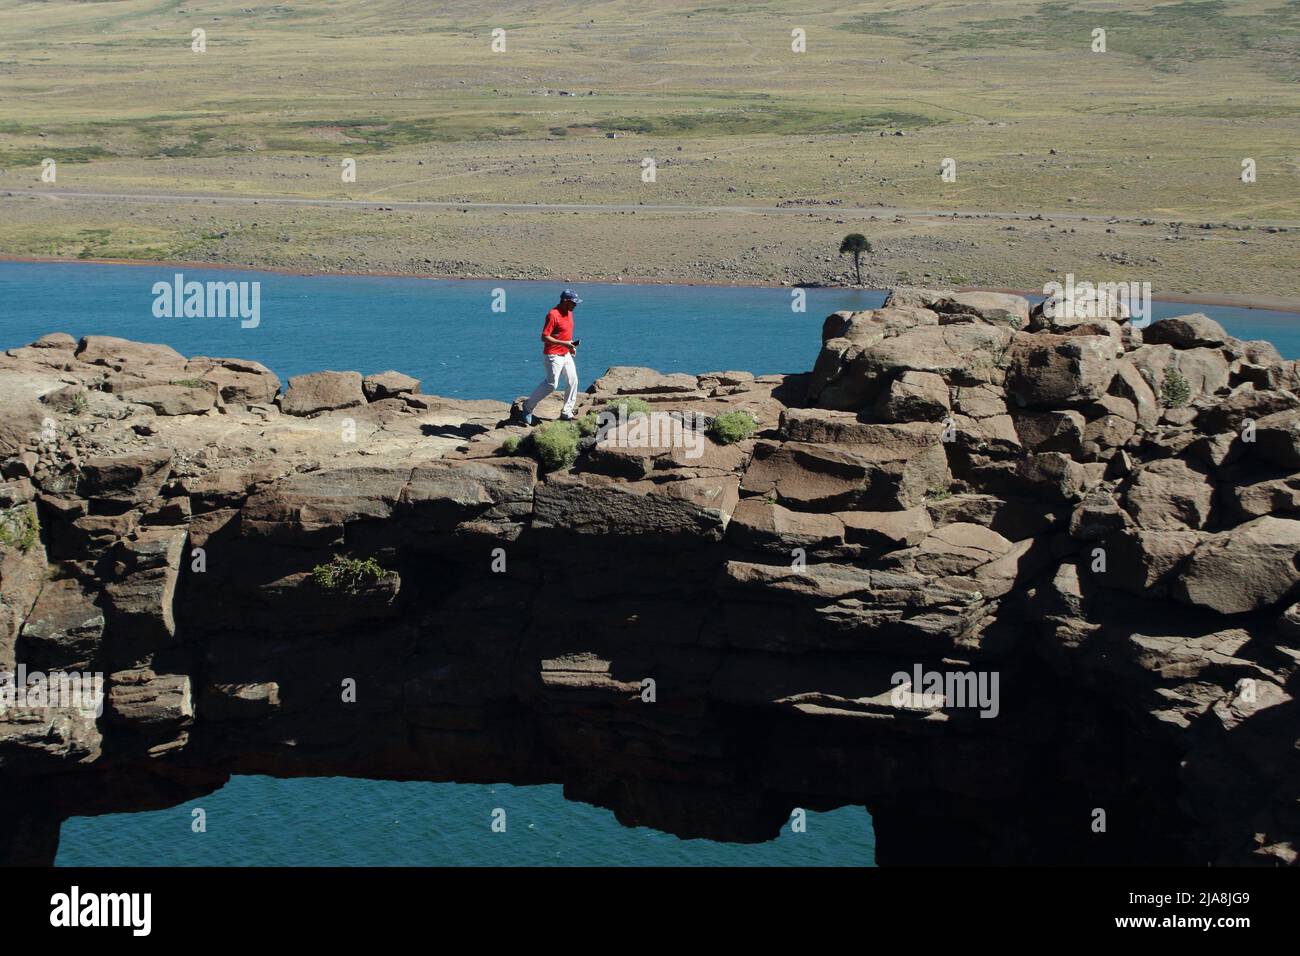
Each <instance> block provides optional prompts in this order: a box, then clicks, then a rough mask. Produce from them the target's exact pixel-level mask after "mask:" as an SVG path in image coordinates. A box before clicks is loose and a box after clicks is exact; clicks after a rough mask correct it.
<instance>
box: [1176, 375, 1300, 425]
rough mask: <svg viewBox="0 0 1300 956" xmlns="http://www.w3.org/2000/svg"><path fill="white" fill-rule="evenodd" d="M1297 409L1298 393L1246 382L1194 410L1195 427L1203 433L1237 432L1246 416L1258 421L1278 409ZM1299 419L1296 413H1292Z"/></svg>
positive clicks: (1275, 412)
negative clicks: (1259, 386)
mask: <svg viewBox="0 0 1300 956" xmlns="http://www.w3.org/2000/svg"><path fill="white" fill-rule="evenodd" d="M1297 409H1300V396H1297V395H1296V394H1295V393H1294V392H1286V391H1282V390H1280V389H1257V388H1256V387H1255V386H1254V385H1253V384H1252V383H1250V382H1246V383H1244V384H1242V385H1238V386H1237V387H1236V388H1234V389H1233V390H1232V391H1231V393H1229V394H1228V396H1227V397H1225V398H1222V399H1220V400H1218V401H1216V402H1215V403H1214V404H1213V405H1207V406H1205V407H1203V408H1200V409H1198V410H1197V415H1196V427H1197V428H1199V429H1200V430H1201V431H1203V432H1205V433H1207V434H1211V435H1213V434H1218V433H1220V432H1237V433H1240V432H1241V428H1242V425H1244V424H1245V423H1246V421H1247V420H1249V419H1254V420H1255V421H1258V420H1259V419H1261V418H1267V417H1268V416H1269V415H1274V414H1277V413H1278V412H1288V411H1294V410H1297ZM1295 417H1296V419H1297V420H1300V414H1297V415H1296V416H1295Z"/></svg>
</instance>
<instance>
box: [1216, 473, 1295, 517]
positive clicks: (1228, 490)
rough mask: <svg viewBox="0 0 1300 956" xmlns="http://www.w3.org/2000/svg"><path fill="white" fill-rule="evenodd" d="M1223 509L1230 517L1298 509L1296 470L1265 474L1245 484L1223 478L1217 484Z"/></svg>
mask: <svg viewBox="0 0 1300 956" xmlns="http://www.w3.org/2000/svg"><path fill="white" fill-rule="evenodd" d="M1219 496H1220V498H1221V499H1222V500H1223V504H1224V510H1225V511H1226V512H1227V513H1228V515H1229V516H1230V517H1231V518H1232V520H1233V521H1249V520H1250V519H1252V518H1261V517H1263V516H1264V515H1267V514H1295V513H1297V512H1300V474H1296V475H1287V476H1285V477H1281V478H1266V479H1263V480H1261V481H1254V482H1251V483H1249V484H1244V483H1239V482H1235V481H1225V482H1223V483H1222V484H1221V485H1220V487H1219Z"/></svg>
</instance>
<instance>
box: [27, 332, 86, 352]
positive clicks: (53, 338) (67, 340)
mask: <svg viewBox="0 0 1300 956" xmlns="http://www.w3.org/2000/svg"><path fill="white" fill-rule="evenodd" d="M30 347H31V348H34V349H58V350H59V351H61V352H73V351H76V348H77V340H76V339H75V338H73V337H72V336H71V335H69V334H68V333H67V332H48V333H46V334H45V335H42V336H41V337H40V338H39V339H37V340H36V341H35V342H33V343H32V344H31V346H30Z"/></svg>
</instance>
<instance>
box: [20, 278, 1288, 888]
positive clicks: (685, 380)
mask: <svg viewBox="0 0 1300 956" xmlns="http://www.w3.org/2000/svg"><path fill="white" fill-rule="evenodd" d="M1096 304H1097V305H1098V306H1099V308H1098V309H1096V310H1094V311H1095V313H1096V314H1097V315H1099V316H1100V317H1090V318H1082V319H1060V318H1049V317H1047V316H1045V315H1043V314H1042V312H1041V310H1038V311H1031V309H1030V308H1029V305H1028V303H1027V302H1026V301H1025V300H1023V299H1021V298H1018V297H1016V296H1011V295H1003V294H995V293H954V292H945V291H942V290H938V291H935V290H923V289H912V288H906V289H897V290H895V291H894V292H893V293H892V294H891V295H890V298H889V300H888V301H887V302H886V303H885V305H884V307H882V308H881V309H879V310H875V311H870V312H858V313H851V314H850V313H836V314H835V315H832V316H830V317H828V318H827V319H826V322H825V324H824V327H823V330H822V339H823V343H822V350H821V353H820V355H819V357H818V359H817V363H816V366H815V367H814V369H813V370H812V371H811V373H799V374H790V375H782V376H760V377H755V376H752V375H750V374H748V373H745V372H736V371H721V372H710V373H705V374H701V375H683V374H661V373H658V372H655V371H653V370H649V369H632V368H616V369H610V370H609V372H607V373H606V374H605V375H604V376H602V377H601V378H600V379H599V380H597V381H596V382H595V383H594V384H593V385H592V387H591V389H590V390H589V394H587V395H586V396H584V399H583V404H582V406H581V408H580V409H579V413H580V414H582V413H584V412H586V411H589V410H591V411H597V410H600V409H603V408H606V407H608V406H609V405H610V404H611V403H614V404H617V403H618V402H620V401H622V402H626V401H627V400H628V399H637V400H639V402H636V403H633V404H634V405H635V406H636V407H640V403H644V405H645V407H646V408H648V409H649V413H650V414H651V415H661V416H670V417H671V420H672V421H673V422H675V423H676V424H677V426H678V427H676V428H674V429H663V430H662V431H661V432H659V434H660V436H661V438H663V440H662V441H661V442H660V443H657V444H656V443H654V442H651V443H649V444H647V443H646V442H644V441H629V440H627V439H628V438H629V434H628V433H629V432H630V431H631V430H632V425H631V424H630V422H631V421H634V419H632V420H625V421H623V422H622V423H621V424H619V425H617V426H615V427H613V428H610V429H606V430H602V431H601V432H600V433H598V434H596V435H588V436H585V437H583V438H582V439H581V441H580V442H579V445H578V449H577V458H576V462H575V463H574V464H573V465H572V466H571V467H562V468H559V469H556V470H553V471H549V472H547V471H544V470H543V469H542V468H541V467H540V465H539V462H538V461H537V460H536V459H535V458H534V457H532V455H531V454H529V452H528V449H529V445H530V443H529V441H524V442H523V443H522V444H519V439H520V438H523V437H524V436H525V435H526V434H527V431H528V430H527V429H524V428H523V427H521V426H519V425H513V424H510V420H509V407H508V406H507V405H505V404H504V403H500V402H492V401H460V400H454V399H445V398H439V397H436V396H428V395H423V394H421V393H420V391H419V383H418V382H416V381H414V380H413V379H410V378H408V377H407V376H404V375H401V374H399V373H397V372H388V373H384V374H382V375H374V376H362V375H361V374H360V373H357V372H320V373H316V374H313V375H306V376H299V377H297V378H294V379H291V380H290V381H289V382H287V383H281V382H280V381H279V380H278V379H277V377H276V376H275V375H274V374H272V373H271V372H270V371H269V370H267V369H266V368H265V367H263V366H262V365H260V364H259V363H257V362H255V361H249V360H243V359H226V358H203V357H194V358H186V357H184V356H182V355H180V354H178V353H177V352H175V351H174V350H172V349H170V348H168V347H166V346H162V345H149V344H142V343H136V342H128V341H125V340H121V339H114V338H108V337H102V336H87V337H85V338H82V339H80V340H78V339H75V338H73V337H72V336H70V335H67V334H62V333H53V334H50V335H47V336H44V337H43V338H41V339H40V340H38V341H37V342H34V343H32V344H31V345H30V346H26V347H23V348H16V349H11V350H10V351H8V352H6V353H4V354H3V355H2V356H0V405H2V406H3V408H4V416H3V419H2V420H0V476H2V477H3V483H0V673H10V674H12V673H15V672H20V671H24V672H26V673H28V674H30V673H33V672H39V673H43V674H47V675H48V674H56V673H72V672H75V673H94V674H102V675H103V676H104V699H103V705H102V713H99V714H96V713H93V712H87V711H86V710H85V709H84V708H78V707H74V706H71V705H70V704H68V703H67V702H66V701H65V702H62V703H56V704H53V705H51V704H49V703H48V702H47V703H46V704H44V705H42V706H25V707H24V706H18V705H13V706H8V707H5V708H4V709H3V710H2V711H0V861H3V862H8V863H49V862H50V861H52V859H53V857H54V854H55V851H56V849H57V842H58V828H59V824H60V822H61V821H62V820H63V819H66V818H67V817H68V816H71V815H80V814H96V813H105V812H116V811H126V810H143V809H153V808H159V807H166V806H171V805H175V804H177V803H180V802H184V801H187V800H190V799H193V798H195V797H197V796H201V795H203V794H205V793H208V792H211V791H212V790H214V789H216V788H218V787H220V786H221V785H222V784H223V783H224V782H225V781H226V780H227V779H228V778H229V776H230V775H231V774H239V773H263V774H272V775H277V776H285V777H288V776H303V775H326V774H341V775H352V776H361V777H374V778H385V779H403V780H440V781H446V780H455V781H467V782H470V781H482V782H499V781H507V782H512V783H520V784H527V783H547V782H559V783H562V784H563V785H564V788H565V793H566V795H567V796H569V797H570V798H572V799H578V800H585V801H589V802H591V803H595V804H599V805H602V806H606V807H610V808H611V809H613V810H614V812H615V813H616V814H617V815H618V817H619V819H620V820H622V821H623V822H625V823H627V824H637V825H647V826H653V827H658V828H661V829H663V830H667V831H669V832H673V833H676V834H679V835H681V836H684V837H709V838H714V839H725V840H743V841H755V840H763V839H769V838H771V837H772V836H774V835H775V834H776V833H777V831H778V830H779V828H780V827H781V826H782V825H783V823H785V822H786V821H787V820H788V819H789V817H790V813H791V811H792V809H794V808H796V807H802V808H806V809H830V808H833V807H837V806H842V805H845V804H862V805H865V806H867V807H868V808H869V810H870V812H871V814H872V817H873V820H874V824H875V829H876V836H877V844H878V861H879V862H880V863H881V864H882V865H887V864H916V863H929V862H997V863H1057V862H1119V863H1155V862H1167V863H1185V864H1195V865H1203V864H1205V863H1216V864H1240V863H1255V864H1264V865H1277V864H1286V865H1291V864H1294V863H1295V862H1296V848H1297V841H1298V840H1300V810H1298V808H1297V796H1298V795H1300V758H1298V757H1297V753H1298V751H1297V736H1298V734H1297V728H1300V719H1298V718H1300V713H1298V709H1297V704H1296V699H1295V697H1296V694H1295V691H1296V670H1297V667H1296V665H1297V661H1300V604H1297V603H1295V602H1296V600H1297V596H1298V595H1297V590H1298V587H1297V585H1298V582H1300V572H1298V571H1297V557H1298V556H1300V367H1298V366H1297V363H1296V362H1288V361H1284V360H1282V359H1281V357H1280V356H1279V355H1278V354H1277V352H1276V350H1275V349H1273V348H1272V346H1270V345H1269V344H1268V343H1264V342H1242V341H1238V340H1236V339H1234V338H1232V337H1231V336H1229V335H1227V334H1226V333H1225V332H1224V330H1223V329H1222V328H1220V327H1219V326H1218V325H1217V324H1216V323H1214V322H1213V321H1211V320H1210V319H1208V318H1206V317H1204V316H1199V315H1191V316H1184V317H1181V318H1176V319H1167V320H1164V321H1162V322H1159V323H1156V324H1155V325H1152V326H1150V327H1148V328H1146V329H1137V328H1134V327H1133V326H1132V325H1131V324H1130V323H1128V322H1127V321H1125V320H1124V318H1123V315H1122V313H1121V312H1120V310H1119V309H1118V307H1116V306H1114V305H1113V304H1111V303H1106V302H1102V303H1096ZM550 401H554V399H552V400H550ZM557 410H558V406H550V405H549V404H548V405H543V407H542V408H541V414H542V417H552V416H553V415H554V413H555V412H556V411H557ZM730 412H744V413H747V415H748V416H750V417H751V418H752V419H753V420H754V421H755V422H756V423H757V425H756V430H755V431H754V433H753V435H752V436H751V437H745V438H741V439H739V440H732V439H722V438H720V437H718V433H717V432H715V431H713V430H711V423H713V422H715V421H716V420H717V419H718V418H719V416H723V415H725V414H727V413H730ZM687 427H689V428H692V429H695V428H698V429H699V430H700V433H699V434H692V435H691V437H692V439H698V440H692V441H690V442H683V441H681V440H680V439H681V436H682V435H683V429H684V428H687ZM651 433H654V430H651ZM665 436H667V437H665ZM900 673H905V674H939V675H943V676H945V677H947V678H948V679H947V682H946V685H945V686H946V688H947V689H946V691H945V692H943V693H941V694H939V695H937V696H930V695H926V694H923V693H921V691H922V690H923V688H921V687H912V688H911V693H908V694H902V695H900V693H899V691H900V685H899V682H898V680H897V679H896V678H897V675H898V674H900ZM967 677H968V678H970V679H971V683H970V685H969V686H972V687H973V686H976V684H977V683H978V682H980V681H983V682H982V683H979V686H983V687H987V686H995V687H996V688H997V693H998V700H997V701H996V708H992V709H991V708H990V707H982V708H981V707H975V706H971V701H970V700H966V699H961V698H962V695H961V694H960V693H957V694H954V688H956V689H957V690H958V691H960V689H961V687H962V686H963V684H962V681H963V680H964V679H965V678H967ZM991 677H996V681H990V680H984V679H985V678H991ZM903 689H907V688H903ZM2 701H3V698H2V697H0V702H2ZM28 703H29V704H30V700H29V701H28ZM0 706H2V705H0ZM993 710H995V711H996V712H995V713H994V712H992V711H993ZM484 825H485V827H486V826H487V823H486V821H485V824H484Z"/></svg>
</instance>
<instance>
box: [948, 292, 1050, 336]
mask: <svg viewBox="0 0 1300 956" xmlns="http://www.w3.org/2000/svg"><path fill="white" fill-rule="evenodd" d="M925 308H927V309H930V310H931V311H933V312H937V313H938V314H939V315H940V316H941V318H940V320H939V321H940V322H944V321H945V320H950V319H964V320H965V321H971V320H972V319H979V320H980V321H983V322H987V323H989V324H991V325H1004V326H1006V327H1007V328H1010V329H1013V330H1019V329H1023V328H1024V327H1025V326H1027V325H1028V324H1029V302H1028V300H1027V299H1025V298H1023V297H1021V296H1018V295H1008V294H1007V293H1004V292H951V293H943V294H937V295H935V297H934V298H933V299H931V300H930V301H929V302H928V303H927V304H926V305H925Z"/></svg>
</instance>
